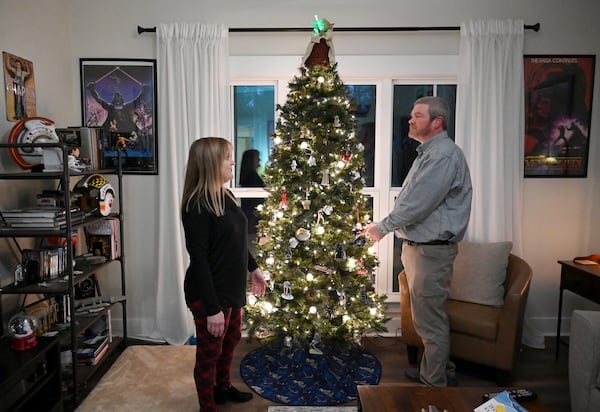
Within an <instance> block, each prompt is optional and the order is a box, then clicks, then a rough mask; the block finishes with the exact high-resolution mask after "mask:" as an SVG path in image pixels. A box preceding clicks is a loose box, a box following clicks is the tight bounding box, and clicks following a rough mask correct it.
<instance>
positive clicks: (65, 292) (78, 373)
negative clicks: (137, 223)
mask: <svg viewBox="0 0 600 412" xmlns="http://www.w3.org/2000/svg"><path fill="white" fill-rule="evenodd" d="M19 147H29V148H31V147H40V148H42V149H44V148H59V149H61V151H62V164H63V165H67V164H68V149H69V147H68V145H66V144H64V143H62V142H60V143H39V144H35V143H34V144H23V143H2V144H0V150H2V149H13V150H14V149H17V148H19ZM62 169H63V170H62V171H58V172H33V171H31V172H15V173H10V172H9V173H0V180H55V181H60V187H61V188H62V192H63V193H62V195H63V196H64V197H63V199H62V200H63V202H64V205H70V204H71V193H70V190H69V188H70V183H71V179H72V178H74V177H80V178H82V177H84V176H89V175H92V174H106V175H116V176H117V179H118V188H117V189H118V190H117V192H118V194H117V199H116V203H117V205H118V213H116V214H111V215H110V216H106V217H105V216H86V218H85V219H84V221H83V222H77V223H74V222H73V221H72V219H71V207H65V217H66V224H65V225H64V227H62V228H60V229H47V228H39V229H37V228H26V229H21V228H13V227H10V226H8V225H4V219H3V218H1V219H0V237H3V238H14V239H15V242H16V243H17V244H18V242H17V239H18V238H44V237H50V236H59V237H64V238H65V239H66V240H67V246H68V247H67V248H66V258H67V260H66V265H65V271H64V273H62V275H61V276H59V277H58V278H56V279H53V280H50V281H46V282H44V283H45V284H44V285H40V284H22V285H21V284H19V285H15V284H14V283H13V284H9V285H2V287H1V288H0V298H1V297H2V295H5V294H19V295H28V294H39V295H43V296H44V299H42V300H45V299H49V298H50V297H66V298H67V299H68V305H69V308H70V322H69V323H68V326H67V327H66V328H65V329H64V330H62V331H60V332H59V338H58V340H59V341H60V342H65V341H66V342H67V344H68V346H69V347H70V350H71V355H72V386H71V388H70V390H69V391H67V394H66V395H64V396H62V397H61V399H63V398H64V401H65V402H64V405H65V409H66V410H70V409H75V408H76V407H77V406H78V405H79V403H80V402H81V399H82V397H81V395H82V393H83V389H84V386H85V383H86V382H87V380H89V379H90V378H91V377H92V376H93V375H94V373H95V372H96V371H102V370H103V368H101V365H102V362H103V360H105V359H107V358H109V357H110V352H112V351H114V349H116V348H117V347H118V346H126V345H127V305H126V303H127V299H126V296H127V294H126V285H125V251H124V247H123V245H124V224H123V223H124V214H123V172H122V167H121V151H120V150H119V156H118V165H117V168H116V169H102V170H90V171H85V172H75V171H72V170H70V169H69V168H68V167H63V168H62ZM0 212H1V211H0ZM0 216H1V215H0ZM108 218H116V219H118V221H119V230H120V233H119V237H120V238H119V244H118V248H119V257H118V258H117V259H115V260H110V261H107V262H105V263H102V264H96V265H94V264H81V263H77V267H75V266H74V265H73V262H75V256H74V250H73V243H72V238H71V235H70V234H71V233H72V232H73V230H74V229H77V228H79V227H82V226H83V227H85V226H87V225H90V224H92V223H97V222H98V221H99V220H102V219H108ZM116 264H118V265H119V272H120V283H121V294H122V296H121V297H119V300H118V301H116V302H109V306H108V307H107V308H105V309H103V310H101V311H99V312H96V313H93V314H87V315H80V314H79V315H78V314H77V313H76V311H75V308H76V299H75V288H76V286H77V285H78V284H80V283H81V282H82V281H83V280H85V279H88V278H89V277H91V276H95V275H96V273H97V272H98V271H99V270H100V269H102V268H104V267H106V266H107V265H116ZM111 275H112V274H111ZM105 276H109V275H108V274H107V275H105ZM116 304H120V305H121V308H122V318H123V319H122V320H123V334H122V336H121V337H120V338H115V339H113V342H112V343H111V344H110V346H109V349H108V351H107V353H106V354H105V355H104V356H103V357H102V359H101V360H100V362H99V363H98V364H97V365H94V366H91V365H79V364H78V358H77V348H78V341H77V338H78V336H79V335H80V333H81V332H82V331H84V330H85V329H86V328H87V327H89V326H90V325H92V324H93V323H94V322H95V321H97V320H98V319H99V318H100V317H102V316H104V315H106V314H107V311H108V309H109V308H110V307H112V305H116ZM1 306H2V304H1V300H0V307H1ZM1 356H2V357H4V355H3V354H2V355H1ZM105 369H106V368H104V370H105ZM15 373H17V372H15ZM63 379H64V376H63ZM31 390H35V388H32V389H31Z"/></svg>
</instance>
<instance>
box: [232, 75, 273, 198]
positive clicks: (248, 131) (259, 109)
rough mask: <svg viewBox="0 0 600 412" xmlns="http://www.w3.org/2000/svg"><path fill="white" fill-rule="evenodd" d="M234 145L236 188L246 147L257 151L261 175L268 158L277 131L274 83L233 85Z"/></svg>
mask: <svg viewBox="0 0 600 412" xmlns="http://www.w3.org/2000/svg"><path fill="white" fill-rule="evenodd" d="M233 117H234V119H233V121H234V139H235V141H234V147H235V161H236V165H237V167H236V180H235V181H236V187H241V185H239V181H240V166H241V164H242V156H243V154H244V152H245V151H246V150H249V149H254V150H258V152H259V158H260V165H259V167H258V170H257V171H258V174H259V175H262V174H263V171H264V166H265V162H266V161H267V160H268V158H269V147H270V143H271V137H270V136H271V135H272V134H273V132H274V130H275V86H273V85H257V86H247V85H243V86H233Z"/></svg>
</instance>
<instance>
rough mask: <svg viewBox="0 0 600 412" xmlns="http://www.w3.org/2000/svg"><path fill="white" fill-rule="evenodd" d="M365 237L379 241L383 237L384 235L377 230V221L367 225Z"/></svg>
mask: <svg viewBox="0 0 600 412" xmlns="http://www.w3.org/2000/svg"><path fill="white" fill-rule="evenodd" d="M365 237H366V238H367V239H369V240H372V241H374V242H379V241H380V240H381V239H383V235H382V234H381V233H379V230H377V223H376V222H373V223H369V224H368V225H367V226H366V227H365Z"/></svg>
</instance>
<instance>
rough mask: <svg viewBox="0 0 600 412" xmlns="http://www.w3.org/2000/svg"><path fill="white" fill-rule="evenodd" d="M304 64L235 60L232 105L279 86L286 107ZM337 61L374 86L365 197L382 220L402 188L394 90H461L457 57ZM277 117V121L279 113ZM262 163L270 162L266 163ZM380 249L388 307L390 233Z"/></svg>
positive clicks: (393, 295) (349, 76) (257, 193)
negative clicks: (395, 168) (245, 94)
mask: <svg viewBox="0 0 600 412" xmlns="http://www.w3.org/2000/svg"><path fill="white" fill-rule="evenodd" d="M300 60H301V59H300V57H298V56H231V64H232V67H233V68H232V70H231V79H232V80H231V81H230V87H231V96H232V101H233V86H239V85H242V86H248V85H275V105H277V104H281V105H283V104H285V102H286V100H287V93H288V83H289V82H290V80H291V79H292V78H293V76H296V75H298V67H299V66H300V64H299V62H300ZM337 60H338V70H341V69H340V68H341V67H344V68H348V70H344V71H340V77H341V78H342V80H343V82H344V83H345V84H346V85H375V93H376V109H375V141H376V144H375V165H376V167H375V170H374V182H373V187H365V188H364V189H363V193H364V194H366V195H368V196H370V197H372V199H373V216H372V219H373V221H379V220H380V219H382V218H383V217H385V216H387V215H388V214H389V212H390V210H392V208H393V206H394V199H395V198H396V196H397V195H398V194H399V193H400V191H401V190H402V188H401V187H399V186H395V187H393V186H392V185H391V183H392V182H391V173H390V172H389V171H390V170H391V167H392V158H391V155H392V144H393V142H392V140H393V139H392V136H393V90H394V86H395V85H428V84H430V85H448V84H456V85H457V87H458V81H457V72H458V56H455V55H440V56H428V55H426V56H338V59H337ZM258 62H260V64H259V63H258ZM440 70H444V72H440ZM286 74H287V75H286ZM434 90H435V86H434ZM232 107H233V105H232ZM274 110H275V108H274ZM274 119H275V122H277V119H278V113H277V112H275V117H274ZM231 124H232V130H235V129H234V128H233V127H235V125H234V119H233V115H232V119H231ZM233 143H234V144H235V142H233ZM263 161H265V162H266V159H263ZM236 172H237V168H236ZM231 190H232V191H233V193H234V195H235V196H236V197H238V198H241V197H266V196H267V192H266V191H265V190H264V189H260V188H237V187H235V184H234V185H233V187H232V188H231ZM375 248H376V252H377V255H378V258H379V267H378V268H377V270H376V273H375V288H376V291H377V292H378V293H380V294H386V295H387V296H388V299H387V301H388V302H389V303H394V304H396V303H397V302H398V298H399V292H397V291H396V292H394V291H393V283H394V282H393V276H397V274H393V273H392V272H393V263H394V236H393V235H391V234H390V235H389V236H386V237H384V238H383V239H382V240H381V241H380V242H378V243H376V244H375Z"/></svg>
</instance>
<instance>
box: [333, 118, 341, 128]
mask: <svg viewBox="0 0 600 412" xmlns="http://www.w3.org/2000/svg"><path fill="white" fill-rule="evenodd" d="M333 127H342V122H340V116H338V115H336V116H335V117H334V118H333Z"/></svg>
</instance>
